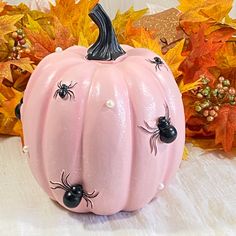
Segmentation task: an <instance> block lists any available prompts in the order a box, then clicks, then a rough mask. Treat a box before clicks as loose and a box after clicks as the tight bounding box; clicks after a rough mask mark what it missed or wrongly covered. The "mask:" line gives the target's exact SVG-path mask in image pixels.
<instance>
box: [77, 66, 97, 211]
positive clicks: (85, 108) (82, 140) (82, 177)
mask: <svg viewBox="0 0 236 236" xmlns="http://www.w3.org/2000/svg"><path fill="white" fill-rule="evenodd" d="M91 64H92V63H91ZM96 72H97V67H96V66H94V71H93V73H92V75H91V77H90V78H91V79H90V85H89V88H88V92H87V93H88V94H87V97H86V102H85V105H84V111H83V121H82V123H83V125H82V127H83V128H82V131H81V148H80V149H81V150H79V149H78V151H77V153H79V152H80V155H78V156H79V157H80V165H81V167H82V168H81V170H82V173H81V181H82V182H83V183H84V182H86V181H85V180H84V179H85V178H84V175H85V173H84V171H83V170H84V168H83V163H84V128H85V122H86V119H85V118H86V110H87V107H88V100H89V94H90V93H91V88H92V84H93V78H94V75H95V74H96ZM85 188H86V186H85ZM78 207H81V206H78ZM75 210H76V209H75ZM83 212H87V209H83ZM90 212H93V211H90Z"/></svg>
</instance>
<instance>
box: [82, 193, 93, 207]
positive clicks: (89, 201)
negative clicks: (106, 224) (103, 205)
mask: <svg viewBox="0 0 236 236" xmlns="http://www.w3.org/2000/svg"><path fill="white" fill-rule="evenodd" d="M83 198H84V200H85V201H86V206H87V207H88V206H89V203H90V207H91V208H93V202H92V201H91V200H90V199H89V198H87V197H86V196H85V195H83Z"/></svg>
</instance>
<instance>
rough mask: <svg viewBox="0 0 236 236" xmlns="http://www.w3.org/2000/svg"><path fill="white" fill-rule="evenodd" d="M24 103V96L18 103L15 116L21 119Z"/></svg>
mask: <svg viewBox="0 0 236 236" xmlns="http://www.w3.org/2000/svg"><path fill="white" fill-rule="evenodd" d="M22 104H23V98H21V100H20V103H19V104H17V106H16V107H15V116H16V118H18V119H19V120H20V119H21V114H20V108H21V106H22Z"/></svg>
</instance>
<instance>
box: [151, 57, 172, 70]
mask: <svg viewBox="0 0 236 236" xmlns="http://www.w3.org/2000/svg"><path fill="white" fill-rule="evenodd" d="M147 61H148V62H150V63H152V64H156V66H155V68H156V71H157V68H158V69H159V70H161V68H160V66H165V68H166V69H167V70H168V68H167V67H166V65H165V64H164V62H163V61H162V60H161V58H160V57H154V58H153V60H150V59H148V60H147Z"/></svg>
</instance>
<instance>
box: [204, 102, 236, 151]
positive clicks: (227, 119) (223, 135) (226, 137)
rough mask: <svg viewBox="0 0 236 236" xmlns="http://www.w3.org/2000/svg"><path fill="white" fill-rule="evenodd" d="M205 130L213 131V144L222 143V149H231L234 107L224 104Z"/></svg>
mask: <svg viewBox="0 0 236 236" xmlns="http://www.w3.org/2000/svg"><path fill="white" fill-rule="evenodd" d="M207 130H208V131H211V132H215V144H216V145H217V144H222V145H223V148H224V151H225V152H229V151H230V150H231V149H232V145H233V141H234V134H235V131H236V107H235V106H231V105H224V106H223V107H222V108H221V109H220V112H219V115H218V117H217V118H216V119H215V120H214V121H213V122H212V123H211V124H210V125H209V126H208V129H207Z"/></svg>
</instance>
